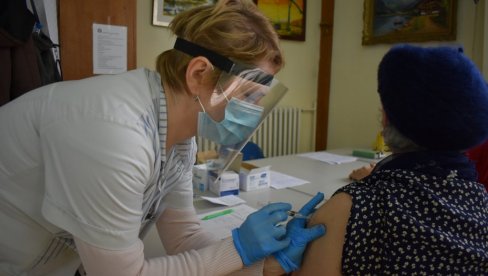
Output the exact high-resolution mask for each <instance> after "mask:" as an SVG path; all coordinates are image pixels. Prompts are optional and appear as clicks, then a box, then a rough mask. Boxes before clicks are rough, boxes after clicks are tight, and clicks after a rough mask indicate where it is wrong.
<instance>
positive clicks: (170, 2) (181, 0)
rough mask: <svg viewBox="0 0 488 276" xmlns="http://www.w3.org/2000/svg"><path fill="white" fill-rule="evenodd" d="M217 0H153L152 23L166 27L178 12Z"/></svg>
mask: <svg viewBox="0 0 488 276" xmlns="http://www.w3.org/2000/svg"><path fill="white" fill-rule="evenodd" d="M216 2H217V0H192V1H187V0H154V2H153V21H152V23H153V25H155V26H163V27H168V26H169V23H170V22H171V20H173V18H174V17H175V16H176V15H177V14H178V13H180V12H182V11H186V10H188V9H191V8H193V7H198V6H201V5H214V4H215V3H216Z"/></svg>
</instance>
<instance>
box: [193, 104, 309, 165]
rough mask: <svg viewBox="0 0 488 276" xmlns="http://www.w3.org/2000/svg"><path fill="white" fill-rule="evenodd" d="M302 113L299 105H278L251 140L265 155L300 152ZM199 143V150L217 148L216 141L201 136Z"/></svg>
mask: <svg viewBox="0 0 488 276" xmlns="http://www.w3.org/2000/svg"><path fill="white" fill-rule="evenodd" d="M301 113H302V110H301V109H300V108H298V107H284V106H280V107H276V108H275V109H274V110H273V111H271V113H270V114H269V115H268V117H266V119H265V120H264V121H263V123H262V124H261V126H260V127H259V128H258V130H257V131H256V133H255V134H254V135H253V136H252V137H251V141H253V142H254V143H256V144H257V145H258V146H260V147H261V149H262V150H263V153H264V156H265V157H274V156H281V155H288V154H296V153H298V146H299V144H300V120H301ZM197 145H198V151H207V150H213V149H215V144H214V143H212V142H210V141H209V140H207V139H203V138H201V137H197Z"/></svg>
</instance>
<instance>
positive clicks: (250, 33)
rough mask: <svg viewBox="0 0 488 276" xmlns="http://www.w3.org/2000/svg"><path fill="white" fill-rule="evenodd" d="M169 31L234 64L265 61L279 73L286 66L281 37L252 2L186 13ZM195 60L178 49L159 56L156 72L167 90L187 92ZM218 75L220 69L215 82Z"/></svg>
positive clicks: (230, 0) (224, 1) (227, 2)
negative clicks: (188, 68) (187, 78)
mask: <svg viewBox="0 0 488 276" xmlns="http://www.w3.org/2000/svg"><path fill="white" fill-rule="evenodd" d="M169 28H170V29H171V31H172V32H173V33H174V34H175V35H176V36H178V37H180V38H183V39H185V40H188V41H191V42H193V43H195V44H198V45H200V46H202V47H205V48H207V49H209V50H212V51H214V52H216V53H218V54H220V55H223V56H225V57H227V58H229V59H231V60H232V61H234V62H241V63H244V64H248V65H253V66H256V65H257V63H258V62H261V61H266V62H269V63H270V64H272V65H273V66H274V67H275V68H274V69H276V71H278V70H279V69H281V67H282V66H283V55H282V51H281V48H280V46H279V38H278V35H277V34H276V31H275V30H274V28H273V26H272V25H271V23H270V21H269V19H268V18H266V17H265V16H264V15H263V14H262V13H261V12H260V11H259V10H258V9H257V7H256V4H254V3H253V2H252V0H221V1H218V3H217V4H215V5H203V6H199V7H196V8H193V9H190V10H187V11H185V12H182V13H179V14H178V15H177V16H176V17H175V18H174V19H173V20H172V21H171V23H170V26H169ZM192 58H193V57H191V56H189V55H187V54H185V53H182V52H180V51H178V50H175V49H171V50H167V51H165V52H163V53H161V54H160V55H159V56H158V58H157V61H156V70H157V71H158V72H159V73H160V75H161V78H162V81H163V82H164V83H165V85H167V87H168V88H170V89H172V90H173V91H180V90H187V85H186V81H185V76H186V69H187V66H188V63H189V62H190V60H191V59H192ZM216 69H218V68H216ZM219 73H220V70H216V72H215V82H216V81H217V78H218V75H219Z"/></svg>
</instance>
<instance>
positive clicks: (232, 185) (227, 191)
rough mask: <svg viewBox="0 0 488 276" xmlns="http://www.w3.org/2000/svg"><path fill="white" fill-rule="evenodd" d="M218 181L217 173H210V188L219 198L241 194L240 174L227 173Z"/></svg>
mask: <svg viewBox="0 0 488 276" xmlns="http://www.w3.org/2000/svg"><path fill="white" fill-rule="evenodd" d="M216 179H217V171H209V172H208V187H209V189H210V191H211V192H212V193H214V194H216V195H218V196H225V195H238V194H239V174H237V173H236V172H233V171H225V172H223V173H222V176H221V177H220V179H218V180H217V181H216Z"/></svg>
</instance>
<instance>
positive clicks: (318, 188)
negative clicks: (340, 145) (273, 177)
mask: <svg viewBox="0 0 488 276" xmlns="http://www.w3.org/2000/svg"><path fill="white" fill-rule="evenodd" d="M327 152H330V153H334V154H342V155H351V154H352V150H348V149H337V150H329V151H327ZM376 161H377V160H376ZM376 161H375V160H372V159H371V160H367V159H358V160H357V161H354V162H350V163H343V164H337V165H331V164H328V163H326V162H322V161H319V160H315V159H311V158H307V157H302V156H298V155H287V156H280V157H274V158H265V159H258V160H253V161H251V162H250V163H252V164H254V165H256V166H267V165H270V166H271V170H272V171H277V172H280V173H284V174H287V175H290V176H294V177H298V178H301V179H304V180H307V181H309V182H310V183H308V184H304V185H300V186H295V187H291V188H288V189H289V190H294V191H297V192H302V193H305V194H307V195H310V196H313V195H315V194H316V193H317V192H323V193H324V194H325V198H327V199H328V198H330V197H331V196H332V195H333V194H334V192H335V191H336V190H337V189H339V188H341V187H342V186H344V185H346V184H348V183H350V182H351V181H350V180H349V179H348V175H349V174H350V173H351V172H352V170H354V169H357V168H360V167H362V166H366V165H368V164H369V163H370V162H376Z"/></svg>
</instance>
